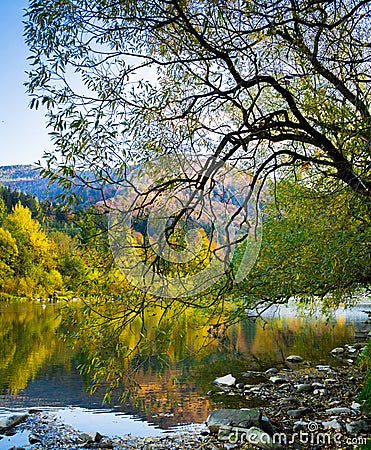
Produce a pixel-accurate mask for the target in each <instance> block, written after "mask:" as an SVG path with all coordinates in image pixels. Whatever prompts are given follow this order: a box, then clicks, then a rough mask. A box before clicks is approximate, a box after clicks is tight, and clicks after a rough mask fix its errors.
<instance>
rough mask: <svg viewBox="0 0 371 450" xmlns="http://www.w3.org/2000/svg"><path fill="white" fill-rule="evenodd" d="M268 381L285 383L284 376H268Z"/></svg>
mask: <svg viewBox="0 0 371 450" xmlns="http://www.w3.org/2000/svg"><path fill="white" fill-rule="evenodd" d="M269 381H270V382H272V383H274V384H283V383H287V380H286V378H283V377H270V378H269Z"/></svg>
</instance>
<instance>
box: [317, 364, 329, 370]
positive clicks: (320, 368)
mask: <svg viewBox="0 0 371 450" xmlns="http://www.w3.org/2000/svg"><path fill="white" fill-rule="evenodd" d="M316 369H317V370H319V371H320V372H329V371H330V370H331V366H326V365H323V364H319V365H318V366H316Z"/></svg>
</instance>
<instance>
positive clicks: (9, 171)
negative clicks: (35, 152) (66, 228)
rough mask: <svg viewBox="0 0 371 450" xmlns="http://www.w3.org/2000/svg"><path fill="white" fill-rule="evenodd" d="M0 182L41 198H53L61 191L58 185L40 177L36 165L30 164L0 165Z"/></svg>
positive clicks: (51, 199)
mask: <svg viewBox="0 0 371 450" xmlns="http://www.w3.org/2000/svg"><path fill="white" fill-rule="evenodd" d="M0 183H1V184H3V185H4V186H9V187H10V188H12V189H14V190H20V191H22V192H26V193H27V194H31V195H33V196H35V197H37V198H38V199H39V200H40V201H42V200H50V201H53V200H55V198H56V196H57V195H58V194H60V193H61V189H60V187H59V186H58V185H57V184H55V183H53V184H51V185H50V186H48V180H47V179H45V178H42V177H41V175H40V171H39V169H38V168H37V167H34V166H31V165H22V166H0Z"/></svg>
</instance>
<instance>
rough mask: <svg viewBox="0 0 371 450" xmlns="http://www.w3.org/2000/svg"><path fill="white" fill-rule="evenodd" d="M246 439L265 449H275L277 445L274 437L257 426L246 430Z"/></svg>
mask: <svg viewBox="0 0 371 450" xmlns="http://www.w3.org/2000/svg"><path fill="white" fill-rule="evenodd" d="M245 436H246V441H247V442H249V443H250V444H253V445H255V446H256V447H258V448H263V449H267V450H269V449H275V448H277V446H276V445H275V444H274V443H273V439H272V438H271V437H270V436H269V434H268V433H265V432H264V431H262V430H260V428H257V427H251V428H249V429H248V430H247V431H246V435H245Z"/></svg>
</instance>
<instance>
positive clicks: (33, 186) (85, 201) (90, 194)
mask: <svg viewBox="0 0 371 450" xmlns="http://www.w3.org/2000/svg"><path fill="white" fill-rule="evenodd" d="M0 185H4V186H9V187H10V188H11V189H12V190H19V191H21V192H24V193H26V194H31V195H32V196H34V197H37V198H38V199H39V201H40V202H45V201H50V202H55V201H56V199H57V197H58V195H59V194H61V193H62V188H61V187H60V186H59V185H58V184H57V183H54V182H50V181H49V180H48V179H46V178H43V177H42V176H41V173H40V169H39V168H37V167H35V166H32V165H14V166H0ZM115 190H116V189H115V187H114V186H111V187H110V188H109V189H108V188H107V189H104V196H105V197H106V198H107V197H110V196H112V195H114V192H115ZM71 192H73V193H74V194H75V195H76V196H78V197H79V205H80V206H88V205H92V204H94V203H96V202H97V201H101V200H103V194H102V191H101V190H100V189H94V186H93V187H87V186H85V185H84V186H79V184H78V183H77V182H75V184H74V186H73V188H72V189H71Z"/></svg>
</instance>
